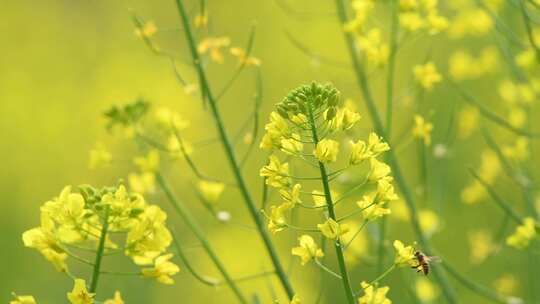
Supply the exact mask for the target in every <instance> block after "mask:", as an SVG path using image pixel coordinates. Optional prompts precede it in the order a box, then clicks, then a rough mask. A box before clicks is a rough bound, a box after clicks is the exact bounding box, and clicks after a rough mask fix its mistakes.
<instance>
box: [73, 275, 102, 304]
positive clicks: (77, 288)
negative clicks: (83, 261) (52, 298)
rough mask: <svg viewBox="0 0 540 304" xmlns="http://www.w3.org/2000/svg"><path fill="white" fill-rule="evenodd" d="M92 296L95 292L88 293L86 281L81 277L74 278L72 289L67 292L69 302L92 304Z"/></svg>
mask: <svg viewBox="0 0 540 304" xmlns="http://www.w3.org/2000/svg"><path fill="white" fill-rule="evenodd" d="M94 296H95V294H93V293H89V292H88V290H87V289H86V282H85V281H84V280H83V279H75V283H74V285H73V290H72V291H71V292H68V294H67V298H68V300H69V302H70V303H71V304H92V303H94Z"/></svg>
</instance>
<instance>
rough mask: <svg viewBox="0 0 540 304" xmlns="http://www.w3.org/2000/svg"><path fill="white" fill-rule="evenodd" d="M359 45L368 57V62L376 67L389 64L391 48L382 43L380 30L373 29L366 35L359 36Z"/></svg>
mask: <svg viewBox="0 0 540 304" xmlns="http://www.w3.org/2000/svg"><path fill="white" fill-rule="evenodd" d="M357 44H358V48H359V49H360V50H362V51H363V52H364V54H365V55H366V58H367V61H368V62H369V63H371V64H373V65H374V66H383V65H385V64H386V63H387V62H388V56H389V55H390V48H389V46H388V44H386V43H383V42H382V38H381V30H380V29H378V28H373V29H370V30H369V31H368V32H367V33H365V34H364V35H358V36H357Z"/></svg>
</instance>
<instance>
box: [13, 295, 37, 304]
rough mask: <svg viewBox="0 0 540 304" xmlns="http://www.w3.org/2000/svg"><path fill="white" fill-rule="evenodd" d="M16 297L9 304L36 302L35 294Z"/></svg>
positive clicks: (30, 303) (32, 303)
mask: <svg viewBox="0 0 540 304" xmlns="http://www.w3.org/2000/svg"><path fill="white" fill-rule="evenodd" d="M14 297H15V298H14V299H13V300H11V301H10V302H9V304H36V299H34V297H33V296H14Z"/></svg>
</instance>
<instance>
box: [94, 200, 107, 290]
mask: <svg viewBox="0 0 540 304" xmlns="http://www.w3.org/2000/svg"><path fill="white" fill-rule="evenodd" d="M109 210H110V209H109V206H106V207H105V216H104V217H103V226H102V228H101V234H100V236H99V243H98V248H97V252H96V259H95V262H94V270H93V271H92V281H91V283H90V289H89V292H90V293H95V292H96V289H97V286H98V280H99V275H100V273H101V271H100V269H101V261H102V260H103V253H104V252H105V240H106V239H107V233H108V230H109Z"/></svg>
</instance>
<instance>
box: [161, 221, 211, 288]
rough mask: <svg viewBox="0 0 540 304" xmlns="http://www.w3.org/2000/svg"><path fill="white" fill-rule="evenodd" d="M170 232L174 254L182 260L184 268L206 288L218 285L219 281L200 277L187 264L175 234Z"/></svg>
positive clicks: (187, 261) (188, 263) (187, 260)
mask: <svg viewBox="0 0 540 304" xmlns="http://www.w3.org/2000/svg"><path fill="white" fill-rule="evenodd" d="M170 230H171V232H172V237H173V244H174V247H176V253H178V257H179V258H180V260H182V262H184V265H185V266H186V269H187V270H188V271H189V272H190V273H191V274H192V275H193V277H195V279H197V280H198V281H199V282H201V283H203V284H205V285H208V286H216V285H217V284H218V282H219V280H217V279H215V278H212V277H209V276H205V275H201V274H199V273H198V272H197V271H195V268H193V266H192V265H191V263H190V262H189V259H188V258H187V256H186V254H185V253H184V250H183V249H182V246H180V242H179V241H178V238H177V237H176V233H175V232H174V231H173V230H172V229H170Z"/></svg>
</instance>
